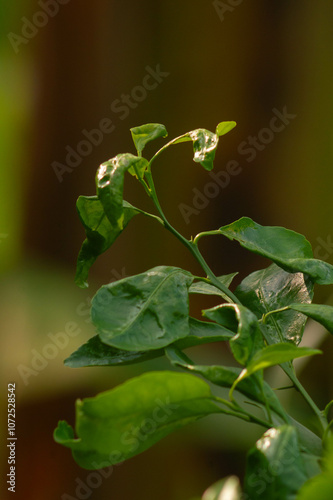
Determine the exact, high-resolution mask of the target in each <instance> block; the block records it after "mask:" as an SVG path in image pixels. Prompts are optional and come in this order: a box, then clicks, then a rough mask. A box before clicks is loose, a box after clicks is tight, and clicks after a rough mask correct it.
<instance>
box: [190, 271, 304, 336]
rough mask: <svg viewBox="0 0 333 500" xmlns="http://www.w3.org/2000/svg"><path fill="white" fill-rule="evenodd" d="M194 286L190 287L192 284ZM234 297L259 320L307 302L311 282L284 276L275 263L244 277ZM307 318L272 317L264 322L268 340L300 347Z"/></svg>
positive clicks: (299, 276) (286, 314)
mask: <svg viewBox="0 0 333 500" xmlns="http://www.w3.org/2000/svg"><path fill="white" fill-rule="evenodd" d="M192 286H193V285H192ZM234 293H235V295H236V297H238V298H239V300H240V301H241V303H242V304H243V305H244V306H246V307H248V308H249V309H250V310H251V311H252V312H253V313H254V314H255V315H256V317H257V318H258V319H261V318H262V316H263V315H264V314H267V313H268V312H270V311H274V310H276V309H281V308H283V307H286V306H289V305H290V304H292V303H294V302H299V303H303V304H304V303H310V302H311V300H312V298H313V282H312V281H311V280H310V279H309V278H308V277H306V276H304V274H303V273H287V272H286V271H284V270H283V269H281V268H280V267H278V266H277V265H276V264H272V265H271V266H269V267H268V268H266V269H262V270H260V271H255V272H254V273H251V274H250V275H249V276H247V277H246V278H245V279H244V280H243V281H242V282H241V284H240V285H239V286H238V287H237V288H236V290H235V292H234ZM305 323H306V319H305V318H304V316H302V314H299V313H297V312H296V311H286V312H281V313H277V314H272V315H270V316H268V317H267V320H266V322H265V325H266V328H267V334H268V337H269V338H270V339H271V340H272V341H273V342H275V343H277V342H283V341H288V342H289V341H291V342H293V343H294V344H296V345H297V344H299V343H300V341H301V339H302V335H303V331H304V326H305Z"/></svg>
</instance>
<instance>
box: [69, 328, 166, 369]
mask: <svg viewBox="0 0 333 500" xmlns="http://www.w3.org/2000/svg"><path fill="white" fill-rule="evenodd" d="M163 354H164V351H163V349H157V350H156V351H143V352H138V351H125V350H123V349H117V348H116V347H111V346H109V345H106V344H104V342H102V341H101V339H100V338H99V336H98V335H95V337H92V338H91V339H89V340H88V342H86V343H85V344H83V345H82V346H81V347H79V348H78V349H77V350H76V351H75V352H73V353H72V354H71V355H70V356H69V357H68V358H67V359H65V361H64V363H65V365H66V366H69V367H70V368H81V367H83V366H119V365H130V364H133V363H140V362H143V361H147V360H149V359H153V358H156V357H158V356H162V355H163Z"/></svg>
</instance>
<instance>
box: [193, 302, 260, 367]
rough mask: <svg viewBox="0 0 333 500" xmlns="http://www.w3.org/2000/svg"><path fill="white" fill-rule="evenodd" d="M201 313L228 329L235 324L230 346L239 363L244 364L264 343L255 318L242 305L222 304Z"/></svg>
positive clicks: (231, 328)
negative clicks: (234, 332)
mask: <svg viewBox="0 0 333 500" xmlns="http://www.w3.org/2000/svg"><path fill="white" fill-rule="evenodd" d="M203 315H204V316H206V317H207V318H209V319H211V320H213V321H216V323H218V324H220V325H222V326H225V327H226V328H229V329H230V330H233V328H235V327H234V326H233V325H237V334H236V335H235V336H234V337H233V338H232V339H231V340H230V347H231V350H232V353H233V355H234V357H235V359H236V361H238V363H240V364H241V365H246V364H247V363H248V362H249V361H250V359H251V358H252V357H253V355H254V353H255V352H256V351H258V349H261V347H262V346H263V345H264V341H263V337H262V333H261V331H260V327H259V323H258V320H257V318H256V317H255V315H254V314H253V313H252V312H251V311H250V310H249V309H247V308H246V307H244V306H242V305H237V304H222V305H219V306H216V307H213V308H212V309H206V310H204V311H203Z"/></svg>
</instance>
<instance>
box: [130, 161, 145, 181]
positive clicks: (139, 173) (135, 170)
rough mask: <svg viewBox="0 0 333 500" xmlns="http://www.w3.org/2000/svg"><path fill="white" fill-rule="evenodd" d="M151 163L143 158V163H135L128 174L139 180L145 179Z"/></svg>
mask: <svg viewBox="0 0 333 500" xmlns="http://www.w3.org/2000/svg"><path fill="white" fill-rule="evenodd" d="M148 165H149V162H148V160H146V159H145V158H142V161H139V162H136V163H134V165H132V166H131V167H130V168H129V169H128V173H129V174H131V175H132V176H133V177H136V178H137V179H143V178H144V176H145V172H146V170H147V169H148Z"/></svg>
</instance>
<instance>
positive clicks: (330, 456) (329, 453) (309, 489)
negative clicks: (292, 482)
mask: <svg viewBox="0 0 333 500" xmlns="http://www.w3.org/2000/svg"><path fill="white" fill-rule="evenodd" d="M326 445H327V446H326V450H325V452H324V457H323V460H322V464H323V471H322V472H321V474H319V475H316V476H315V477H313V478H311V479H310V480H309V481H307V482H306V483H305V484H304V486H303V487H302V488H301V490H300V491H299V493H298V495H297V500H313V499H314V498H315V499H316V500H328V499H331V498H333V440H332V438H331V439H330V440H329V441H328V443H326Z"/></svg>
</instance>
